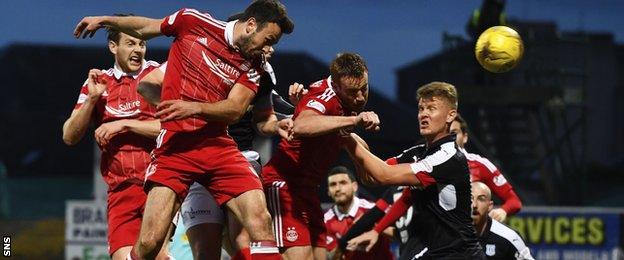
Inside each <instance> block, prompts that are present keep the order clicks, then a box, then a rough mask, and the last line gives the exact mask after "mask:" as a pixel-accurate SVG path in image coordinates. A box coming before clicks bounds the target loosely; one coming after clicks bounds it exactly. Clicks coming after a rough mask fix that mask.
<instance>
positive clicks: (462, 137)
mask: <svg viewBox="0 0 624 260" xmlns="http://www.w3.org/2000/svg"><path fill="white" fill-rule="evenodd" d="M451 133H455V134H456V135H457V139H456V140H455V142H456V143H457V145H458V146H459V147H461V148H464V146H465V145H466V143H467V142H468V124H467V123H466V120H464V118H463V117H462V116H461V115H460V114H459V113H457V116H456V117H455V120H453V123H451Z"/></svg>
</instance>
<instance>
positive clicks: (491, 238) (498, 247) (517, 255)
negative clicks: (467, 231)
mask: <svg viewBox="0 0 624 260" xmlns="http://www.w3.org/2000/svg"><path fill="white" fill-rule="evenodd" d="M479 243H481V246H482V247H483V249H484V252H485V256H486V257H487V259H517V260H533V256H531V251H530V250H529V248H528V247H527V246H526V245H525V244H524V241H523V240H522V237H520V235H518V233H516V231H514V230H513V229H511V228H509V227H507V226H505V225H503V224H502V223H500V222H498V221H496V220H493V219H492V218H490V217H487V224H486V227H485V232H483V234H481V236H479Z"/></svg>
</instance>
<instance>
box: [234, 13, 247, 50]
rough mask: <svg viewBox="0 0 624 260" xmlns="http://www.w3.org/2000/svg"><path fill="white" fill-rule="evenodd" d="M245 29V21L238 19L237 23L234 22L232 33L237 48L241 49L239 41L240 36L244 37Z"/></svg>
mask: <svg viewBox="0 0 624 260" xmlns="http://www.w3.org/2000/svg"><path fill="white" fill-rule="evenodd" d="M244 31H245V23H244V22H241V21H240V20H238V21H236V23H234V32H233V33H232V42H233V43H234V47H236V48H237V49H240V46H238V43H239V42H240V38H241V37H242V35H243V32H244Z"/></svg>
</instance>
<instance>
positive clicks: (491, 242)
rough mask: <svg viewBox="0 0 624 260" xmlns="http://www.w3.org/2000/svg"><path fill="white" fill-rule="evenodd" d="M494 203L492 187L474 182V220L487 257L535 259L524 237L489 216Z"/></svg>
mask: <svg viewBox="0 0 624 260" xmlns="http://www.w3.org/2000/svg"><path fill="white" fill-rule="evenodd" d="M493 205H494V203H493V202H492V192H491V191H490V188H488V186H487V185H485V184H484V183H482V182H473V183H472V222H473V223H474V226H475V228H476V229H477V236H478V238H479V243H481V246H482V247H483V249H484V250H485V255H486V257H487V259H518V260H533V257H532V256H531V251H530V250H529V248H528V247H527V246H526V245H525V244H524V241H522V237H520V236H519V235H518V233H516V231H514V230H513V229H511V228H509V227H507V226H505V225H503V224H502V223H500V222H498V221H496V220H495V219H492V218H491V217H490V216H489V212H490V211H491V210H492V208H493Z"/></svg>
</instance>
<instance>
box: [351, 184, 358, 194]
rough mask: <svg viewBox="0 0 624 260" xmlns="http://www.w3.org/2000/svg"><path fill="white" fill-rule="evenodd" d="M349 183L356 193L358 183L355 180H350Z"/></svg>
mask: <svg viewBox="0 0 624 260" xmlns="http://www.w3.org/2000/svg"><path fill="white" fill-rule="evenodd" d="M351 185H353V193H357V191H358V183H357V181H353V182H351Z"/></svg>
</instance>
